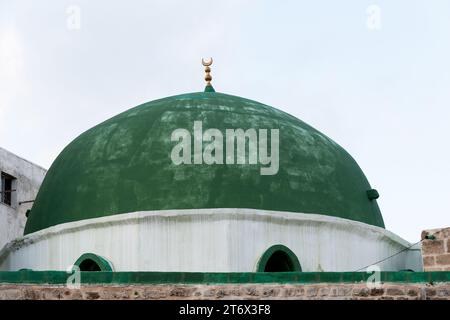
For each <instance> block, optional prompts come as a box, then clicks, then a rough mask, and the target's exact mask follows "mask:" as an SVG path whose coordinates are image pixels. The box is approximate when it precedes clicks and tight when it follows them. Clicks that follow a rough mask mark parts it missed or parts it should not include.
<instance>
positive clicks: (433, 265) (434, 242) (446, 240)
mask: <svg viewBox="0 0 450 320" xmlns="http://www.w3.org/2000/svg"><path fill="white" fill-rule="evenodd" d="M422 240H423V241H422V258H423V269H424V271H450V227H449V228H443V229H432V230H424V231H423V232H422Z"/></svg>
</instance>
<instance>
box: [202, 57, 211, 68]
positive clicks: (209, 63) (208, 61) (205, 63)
mask: <svg viewBox="0 0 450 320" xmlns="http://www.w3.org/2000/svg"><path fill="white" fill-rule="evenodd" d="M212 63H213V58H209V60H205V59H204V58H202V64H203V65H204V66H205V67H209V66H210V65H212Z"/></svg>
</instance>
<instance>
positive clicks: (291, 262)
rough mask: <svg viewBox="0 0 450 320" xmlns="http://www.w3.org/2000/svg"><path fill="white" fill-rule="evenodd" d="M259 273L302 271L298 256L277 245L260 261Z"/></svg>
mask: <svg viewBox="0 0 450 320" xmlns="http://www.w3.org/2000/svg"><path fill="white" fill-rule="evenodd" d="M256 271H257V272H299V271H302V267H301V265H300V262H299V261H298V258H297V256H296V255H295V253H294V252H292V250H291V249H289V248H288V247H286V246H284V245H282V244H276V245H274V246H271V247H270V248H269V249H267V250H266V251H265V252H264V253H263V255H262V256H261V258H260V259H259V262H258V266H257V270H256Z"/></svg>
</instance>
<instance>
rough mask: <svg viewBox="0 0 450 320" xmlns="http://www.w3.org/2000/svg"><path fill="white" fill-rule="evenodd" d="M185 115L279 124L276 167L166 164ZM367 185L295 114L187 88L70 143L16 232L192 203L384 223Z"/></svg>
mask: <svg viewBox="0 0 450 320" xmlns="http://www.w3.org/2000/svg"><path fill="white" fill-rule="evenodd" d="M194 121H202V122H203V130H204V131H205V130H206V129H208V128H217V129H219V130H221V132H225V130H226V129H237V128H241V129H244V130H247V129H249V128H255V129H279V141H280V145H279V170H278V173H277V174H275V175H261V174H260V168H261V165H259V164H257V165H237V164H234V165H228V164H223V165H219V164H213V165H207V164H202V165H198V164H197V165H196V164H183V165H175V164H174V163H173V162H172V159H171V151H172V149H173V147H174V145H176V142H173V141H171V134H172V132H173V131H174V130H175V129H177V128H185V129H187V130H189V131H190V132H192V130H193V129H192V128H193V124H194ZM269 138H270V134H269ZM269 145H270V143H269ZM224 152H225V151H224ZM370 189H371V187H370V185H369V183H368V181H367V179H366V177H365V176H364V174H363V172H362V171H361V169H360V168H359V166H358V164H357V163H356V162H355V160H353V158H352V157H351V156H350V155H349V154H348V153H347V152H346V151H345V150H344V149H343V148H341V147H340V146H339V145H338V144H336V143H335V142H334V141H332V140H331V139H330V138H328V137H326V136H325V135H324V134H322V133H320V132H318V131H317V130H315V129H314V128H312V127H310V126H309V125H307V124H306V123H304V122H302V121H300V120H298V119H297V118H295V117H293V116H291V115H289V114H286V113H284V112H282V111H280V110H277V109H275V108H272V107H270V106H267V105H264V104H261V103H258V102H255V101H251V100H247V99H243V98H240V97H235V96H231V95H226V94H222V93H216V92H199V93H190V94H183V95H178V96H173V97H168V98H164V99H160V100H156V101H152V102H148V103H145V104H142V105H140V106H137V107H135V108H132V109H130V110H128V111H125V112H123V113H121V114H119V115H117V116H115V117H113V118H111V119H109V120H107V121H105V122H103V123H101V124H99V125H97V126H95V127H93V128H92V129H90V130H88V131H86V132H84V133H83V134H81V135H80V136H79V137H78V138H76V139H75V140H74V141H73V142H71V143H70V144H69V145H68V146H67V147H66V148H65V149H64V150H63V151H62V152H61V154H60V155H59V156H58V157H57V159H56V160H55V162H54V163H53V165H52V166H51V168H50V169H49V171H48V173H47V175H46V177H45V179H44V181H43V183H42V186H41V188H40V190H39V193H38V195H37V198H36V201H35V203H34V205H33V208H32V210H31V213H30V216H29V218H28V221H27V224H26V227H25V234H27V233H32V232H35V231H38V230H41V229H44V228H47V227H50V226H54V225H57V224H60V223H65V222H71V221H78V220H83V219H91V218H97V217H102V216H109V215H115V214H121V213H128V212H135V211H146V210H166V209H198V208H253V209H265V210H277V211H290V212H301V213H315V214H323V215H329V216H335V217H341V218H346V219H351V220H356V221H361V222H364V223H367V224H371V225H375V226H380V227H384V223H383V219H382V216H381V213H380V210H379V208H378V205H377V203H376V201H375V200H374V199H372V200H371V199H369V198H375V197H374V196H370V195H371V194H373V192H372V193H371V192H369V193H368V191H369V190H370ZM375 193H376V192H375ZM368 194H369V196H368Z"/></svg>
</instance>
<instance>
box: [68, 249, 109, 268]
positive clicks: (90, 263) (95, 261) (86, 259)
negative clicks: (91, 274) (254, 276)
mask: <svg viewBox="0 0 450 320" xmlns="http://www.w3.org/2000/svg"><path fill="white" fill-rule="evenodd" d="M74 265H75V266H77V267H78V268H79V269H80V271H103V272H104V271H113V270H112V266H111V263H110V262H109V261H107V260H106V259H105V258H103V257H101V256H99V255H96V254H95V253H85V254H83V255H81V257H79V258H78V260H77V261H76V262H75V264H74Z"/></svg>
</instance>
